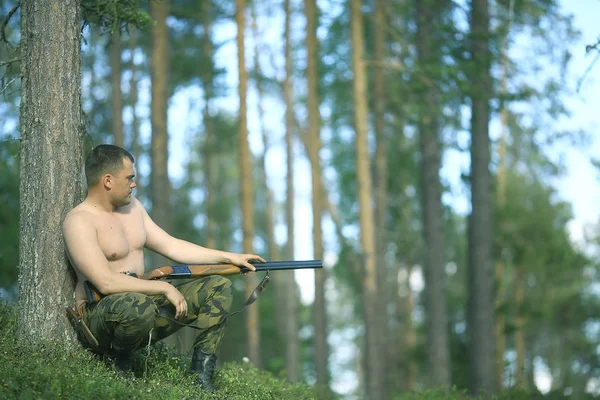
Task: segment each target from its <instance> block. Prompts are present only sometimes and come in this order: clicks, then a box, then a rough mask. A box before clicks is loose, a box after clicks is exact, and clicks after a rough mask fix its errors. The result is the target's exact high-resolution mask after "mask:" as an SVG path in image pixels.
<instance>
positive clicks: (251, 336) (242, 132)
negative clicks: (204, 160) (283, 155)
mask: <svg viewBox="0 0 600 400" xmlns="http://www.w3.org/2000/svg"><path fill="white" fill-rule="evenodd" d="M235 4H236V8H235V21H236V24H237V55H238V79H239V86H238V96H239V99H240V113H239V125H238V140H239V148H240V175H241V181H240V184H241V204H242V231H243V237H244V239H243V242H244V244H243V247H244V252H246V253H252V252H253V250H252V247H253V246H252V242H253V240H254V199H253V193H252V162H251V158H250V147H249V145H248V128H247V123H248V122H247V105H246V95H247V92H248V72H247V71H246V56H245V54H244V53H245V47H244V36H245V35H244V30H245V23H244V15H245V10H246V5H245V1H244V0H236V2H235ZM246 278H247V279H246V295H247V296H250V294H252V291H253V290H254V287H255V286H256V285H255V284H254V281H255V280H254V275H253V274H250V275H248V277H246ZM246 331H247V335H248V356H249V358H250V360H251V361H252V363H254V365H256V366H257V367H259V368H260V366H261V358H260V327H259V319H258V308H257V307H249V308H248V310H247V311H246Z"/></svg>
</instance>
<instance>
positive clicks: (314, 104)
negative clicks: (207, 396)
mask: <svg viewBox="0 0 600 400" xmlns="http://www.w3.org/2000/svg"><path fill="white" fill-rule="evenodd" d="M318 13H319V10H318V8H317V4H316V1H315V0H305V1H304V15H305V17H306V84H307V89H306V93H307V96H308V98H307V104H306V108H307V113H308V148H307V151H308V153H309V160H310V170H311V192H312V214H313V220H312V223H313V254H314V258H315V259H317V260H322V259H323V233H322V227H321V224H322V205H323V197H322V196H323V195H322V193H321V191H322V190H321V188H322V178H321V173H322V172H321V171H322V169H321V159H320V155H319V152H320V150H321V147H322V144H321V114H320V111H319V93H318V86H319V71H318V69H317V60H318V57H319V55H318V54H319V42H318V38H317V28H318V24H319V22H318ZM325 272H326V271H325V270H324V269H319V270H317V271H315V302H314V322H315V334H314V345H315V348H314V352H315V368H316V373H317V383H316V384H317V390H318V392H319V393H320V394H321V395H324V394H325V393H326V391H327V388H328V386H329V372H328V366H327V360H328V354H329V349H328V347H327V305H326V302H325V280H326V275H325Z"/></svg>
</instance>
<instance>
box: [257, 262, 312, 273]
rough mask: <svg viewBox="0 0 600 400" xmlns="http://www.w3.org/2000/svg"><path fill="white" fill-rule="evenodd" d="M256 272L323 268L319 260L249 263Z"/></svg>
mask: <svg viewBox="0 0 600 400" xmlns="http://www.w3.org/2000/svg"><path fill="white" fill-rule="evenodd" d="M250 264H252V265H253V266H254V267H255V268H256V270H257V271H267V270H270V271H275V270H278V269H304V268H311V269H312V268H323V262H322V261H321V260H304V261H267V262H264V263H263V262H251V263H250Z"/></svg>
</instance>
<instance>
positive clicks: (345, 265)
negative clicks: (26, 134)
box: [0, 0, 600, 399]
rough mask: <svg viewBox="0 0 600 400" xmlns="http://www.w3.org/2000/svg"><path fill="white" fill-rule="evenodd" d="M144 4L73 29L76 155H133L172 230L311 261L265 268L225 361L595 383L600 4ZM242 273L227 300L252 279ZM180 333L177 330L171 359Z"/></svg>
mask: <svg viewBox="0 0 600 400" xmlns="http://www.w3.org/2000/svg"><path fill="white" fill-rule="evenodd" d="M100 3H102V2H87V3H86V2H83V4H84V5H86V4H88V5H89V4H92V7H93V4H96V5H98V4H100ZM123 3H126V4H133V3H136V2H123ZM106 4H109V5H111V4H113V5H114V4H116V2H111V1H107V2H106ZM15 5H16V2H14V1H2V3H1V11H2V14H3V15H9V14H10V12H11V10H15V13H14V14H13V15H12V16H11V18H10V19H8V20H7V23H6V26H3V38H5V39H6V42H4V43H3V44H2V49H1V53H0V54H1V56H2V57H1V58H0V60H1V61H0V68H1V71H0V72H2V86H1V89H0V90H2V96H3V97H2V102H1V103H0V114H1V117H0V120H1V121H2V129H1V135H2V139H3V140H2V142H0V143H1V146H0V168H2V173H1V174H0V185H1V186H0V188H1V190H0V196H1V200H2V204H3V205H4V206H3V208H2V210H0V229H1V232H2V233H1V235H2V241H1V243H0V283H1V286H2V289H1V294H2V297H3V298H6V299H7V300H8V301H10V302H14V303H17V302H19V301H20V300H21V307H23V304H26V301H24V300H23V299H20V296H19V290H18V285H17V279H18V276H19V268H18V265H19V264H20V263H21V265H23V263H24V261H23V258H24V257H21V261H19V245H20V243H21V247H22V246H23V244H22V242H23V236H24V232H25V233H27V231H26V230H24V228H23V221H22V220H21V221H20V218H19V214H20V210H21V211H22V210H23V204H20V203H19V197H20V196H19V194H20V193H21V195H22V194H23V188H21V189H20V184H21V182H22V176H23V175H21V179H20V178H19V163H20V157H22V154H20V150H19V149H20V146H19V143H20V140H19V137H20V134H19V127H20V123H21V124H22V123H23V122H22V121H19V104H20V101H21V93H20V86H19V84H20V82H19V81H20V79H19V64H20V62H19V61H20V50H19V47H18V44H19V40H20V20H19V18H20V9H19V8H15ZM136 6H137V5H136ZM139 6H140V7H141V9H142V10H143V11H147V12H148V13H149V15H150V17H151V18H152V19H153V20H154V21H156V22H155V24H151V25H150V26H149V27H147V28H145V29H144V30H137V29H136V28H135V27H133V25H132V24H126V23H124V22H123V21H121V20H114V19H110V18H108V19H105V20H90V21H88V22H90V24H88V25H86V26H85V27H84V28H83V30H82V34H83V41H82V44H81V60H82V73H81V79H82V81H81V90H82V108H83V112H84V121H85V128H84V130H83V133H82V135H83V138H84V139H83V141H84V149H83V150H84V151H83V153H85V152H87V150H89V149H90V148H91V147H92V146H93V145H95V144H99V143H103V142H111V143H119V144H122V145H124V146H125V147H127V148H129V149H130V150H131V151H132V152H133V153H134V155H135V156H136V158H137V162H136V167H137V172H138V178H137V179H138V190H137V192H136V196H137V197H138V198H140V200H141V201H142V202H144V204H145V205H146V206H147V207H148V209H149V210H151V215H152V216H153V218H154V219H155V220H157V221H158V222H159V223H160V224H161V225H162V226H164V227H165V228H167V229H168V230H169V231H170V232H171V233H173V234H174V235H175V236H179V237H183V238H186V239H189V240H192V241H194V242H197V243H200V244H204V245H207V246H209V247H217V248H221V249H226V250H233V251H250V250H252V251H255V252H258V253H260V254H262V255H264V256H266V258H269V259H284V258H290V259H309V258H322V259H324V261H325V269H324V271H322V272H318V273H317V274H312V273H302V274H301V273H296V274H295V275H292V274H290V273H280V274H275V273H274V274H273V278H274V279H273V280H274V285H273V286H272V287H271V288H270V289H269V291H268V292H267V293H265V294H264V295H263V296H261V299H260V300H259V302H258V303H257V304H256V305H255V306H253V308H252V309H251V310H249V312H248V313H247V314H246V315H245V316H244V317H243V318H241V317H240V318H237V319H236V320H235V321H231V322H230V326H229V328H228V333H227V335H226V337H225V339H224V342H225V343H224V345H223V350H222V352H221V353H222V354H221V359H222V360H224V361H229V360H241V359H242V358H243V357H248V358H249V359H250V360H251V361H252V362H253V363H254V364H255V365H257V366H259V367H261V368H264V369H267V370H269V371H272V372H275V373H277V374H282V376H285V377H286V378H287V379H289V380H291V381H306V382H308V383H310V384H316V386H317V387H319V388H320V390H321V391H322V392H327V391H333V392H335V393H338V394H340V395H342V396H344V397H346V398H355V397H357V398H374V399H377V398H386V397H388V395H391V394H394V393H399V392H402V391H406V390H413V389H415V388H419V387H431V386H446V387H449V386H451V385H455V386H457V387H459V388H469V389H471V390H472V391H476V390H479V389H485V390H490V391H502V390H510V389H515V388H518V389H519V390H526V391H536V390H540V391H542V392H544V393H560V394H564V395H572V396H574V397H577V396H583V395H584V394H585V393H598V392H599V391H600V381H599V379H600V363H599V361H600V360H599V354H600V349H599V347H598V345H599V344H600V323H599V321H598V318H597V316H598V314H599V313H598V311H599V310H600V308H599V307H600V303H599V301H598V300H599V299H598V291H597V289H598V243H599V242H598V238H599V235H598V234H599V233H600V231H599V230H598V227H599V226H598V222H599V221H598V220H599V218H598V216H599V212H598V210H597V206H596V205H597V204H598V201H599V200H600V189H599V186H598V185H597V183H598V174H597V168H596V166H597V161H598V160H597V157H599V156H600V140H599V139H598V138H597V134H595V133H596V130H597V122H598V117H597V112H596V110H595V109H594V108H595V105H596V104H599V102H598V100H600V99H598V96H599V95H598V93H600V90H598V82H597V68H594V63H595V60H596V59H597V58H596V57H597V54H600V53H598V51H597V49H595V48H593V45H594V44H595V43H596V42H597V37H598V34H599V33H600V32H596V28H595V26H596V25H595V21H594V18H593V16H594V12H593V10H597V9H598V7H599V4H598V2H597V1H593V0H587V1H581V2H567V1H563V2H557V1H550V0H536V1H533V0H531V1H518V0H514V1H512V0H508V1H506V0H505V1H490V2H488V1H480V0H477V1H475V0H474V1H473V2H462V1H455V2H452V1H447V0H428V1H421V2H419V1H416V2H410V1H399V2H386V1H376V2H365V3H360V2H357V1H350V2H337V1H333V2H332V1H322V2H317V3H315V2H311V1H310V0H308V1H306V2H305V3H301V2H295V1H284V2H275V1H261V0H256V1H255V2H253V3H248V4H244V3H243V2H240V1H239V0H238V1H237V2H236V3H235V4H234V3H230V2H209V1H202V2H191V1H175V0H172V1H165V0H163V1H161V2H150V4H146V3H144V2H142V4H140V5H139ZM109 8H110V7H109ZM359 9H360V13H358V12H356V10H359ZM114 10H115V12H117V13H119V12H122V11H123V9H119V8H118V7H116V8H115V9H114ZM240 10H243V12H240ZM351 10H353V12H350V11H351ZM482 10H486V11H487V12H484V11H482ZM109 11H111V10H109ZM125 11H127V12H131V10H129V9H125ZM488 12H489V14H488ZM86 15H88V16H89V15H94V14H93V13H91V12H90V10H87V14H86ZM109 15H110V12H109ZM135 15H136V18H138V14H135ZM241 15H243V16H244V18H243V19H241V18H240V16H241ZM357 15H360V16H361V17H362V18H352V17H353V16H357ZM140 18H141V17H140ZM122 19H123V20H127V17H123V18H122ZM242 21H243V22H242ZM128 22H139V20H135V21H131V20H128ZM100 25H102V27H101V26H100ZM110 31H112V32H113V33H112V34H111V33H110ZM119 31H120V33H117V32H119ZM107 32H108V33H107ZM477 32H479V36H478V35H477V34H476V33H477ZM482 32H483V33H482ZM240 34H242V35H240ZM240 43H243V45H244V47H245V49H244V52H243V56H244V58H242V56H241V55H240V53H239V49H240V47H241V46H240ZM588 45H590V46H591V48H586V46H588ZM478 46H479V47H478ZM481 46H483V47H481ZM357 49H363V51H364V53H362V54H361V53H360V52H358V51H357ZM477 55H481V58H482V59H483V60H484V61H483V62H481V61H479V62H477V59H478V56H477ZM486 55H487V56H486ZM488 57H489V58H488ZM486 60H487V62H488V63H489V64H487V66H486ZM240 64H241V65H245V67H246V68H242V69H240V68H239V67H238V66H239V65H240ZM241 82H246V84H247V90H248V91H247V93H245V92H244V90H245V88H244V86H245V85H244V84H240V83H241ZM361 85H362V86H361ZM361 93H362V94H363V95H362V96H361ZM483 104H489V105H490V106H491V107H490V109H486V107H483V108H482V107H481V105H483ZM482 121H483V123H482ZM488 121H489V123H488ZM475 138H477V139H479V140H475ZM472 139H473V140H472ZM487 139H491V141H490V142H487ZM246 146H247V147H246ZM486 149H487V154H486ZM63 150H64V155H63V156H64V157H67V158H68V157H76V155H72V154H69V152H68V149H63ZM82 155H83V154H82ZM316 155H318V157H316ZM486 157H487V160H490V162H486ZM472 159H477V160H479V162H478V163H473V165H472V163H471V160H472ZM288 160H290V161H292V160H293V162H292V163H291V164H290V163H289V162H288ZM365 161H367V162H365ZM478 168H479V169H478ZM289 171H291V174H290V173H289ZM475 171H479V172H478V173H477V172H475ZM486 171H487V172H486ZM474 172H475V173H474ZM488 174H489V177H488V178H486V175H488ZM63 178H64V179H75V178H74V177H63ZM482 179H483V180H482ZM486 179H487V180H486ZM471 188H473V190H471ZM475 188H478V189H475ZM20 191H21V192H20ZM21 197H22V196H21ZM292 199H293V200H292ZM371 205H372V207H371ZM315 210H317V211H315ZM469 216H471V217H470V218H471V222H470V223H469V222H468V221H469V219H468V218H469ZM469 226H470V228H469ZM316 227H318V228H316ZM20 232H21V233H20ZM29 234H31V232H29ZM21 251H23V250H22V249H21ZM25 259H26V260H27V255H26V256H25ZM147 260H148V265H147V268H148V269H150V268H152V267H155V266H157V265H160V264H163V263H165V262H166V260H162V259H160V258H156V257H148V258H147ZM25 263H26V261H25ZM275 275H277V276H275ZM20 279H21V283H20V284H21V285H25V287H26V286H27V283H26V282H25V283H24V274H23V268H21V278H20ZM233 280H234V283H235V288H236V302H237V304H241V302H242V301H243V299H244V296H245V294H246V293H247V292H248V290H249V289H251V288H253V280H252V278H251V277H235V278H233ZM21 287H23V286H21ZM21 292H23V290H21ZM21 297H23V296H22V295H21ZM46 306H47V307H52V304H47V305H46ZM24 314H26V313H24ZM244 331H246V332H249V335H247V336H248V340H246V335H245V334H244V333H243V332H244ZM190 335H191V333H190V332H186V333H182V334H180V335H178V337H176V338H173V339H172V340H170V341H168V344H170V345H173V346H176V347H177V348H178V349H179V350H180V351H182V352H186V351H188V350H189V346H190ZM491 338H493V340H492V339H491Z"/></svg>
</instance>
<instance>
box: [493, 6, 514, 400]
mask: <svg viewBox="0 0 600 400" xmlns="http://www.w3.org/2000/svg"><path fill="white" fill-rule="evenodd" d="M513 8H514V0H511V1H510V5H509V21H508V24H507V26H508V28H507V31H506V36H505V37H504V43H503V45H502V77H501V95H502V97H503V98H505V99H506V96H507V94H508V87H507V82H508V37H509V34H510V30H511V26H512V15H513ZM505 101H506V100H505ZM501 104H502V108H501V110H500V125H501V131H500V138H499V140H498V159H499V160H498V182H497V184H498V188H497V201H498V210H499V215H503V212H502V211H503V210H504V207H505V206H506V140H507V137H508V108H507V107H506V103H504V102H502V103H501ZM499 248H500V253H499V254H498V259H497V261H496V270H495V274H496V298H495V304H494V305H495V310H496V327H495V332H496V389H497V390H498V391H501V390H502V388H503V379H502V375H503V373H504V349H505V347H506V335H505V333H504V331H505V325H506V322H505V314H506V311H505V304H506V299H505V296H506V290H505V285H504V279H505V277H504V271H505V265H504V260H503V252H504V250H508V249H505V248H504V243H499Z"/></svg>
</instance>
